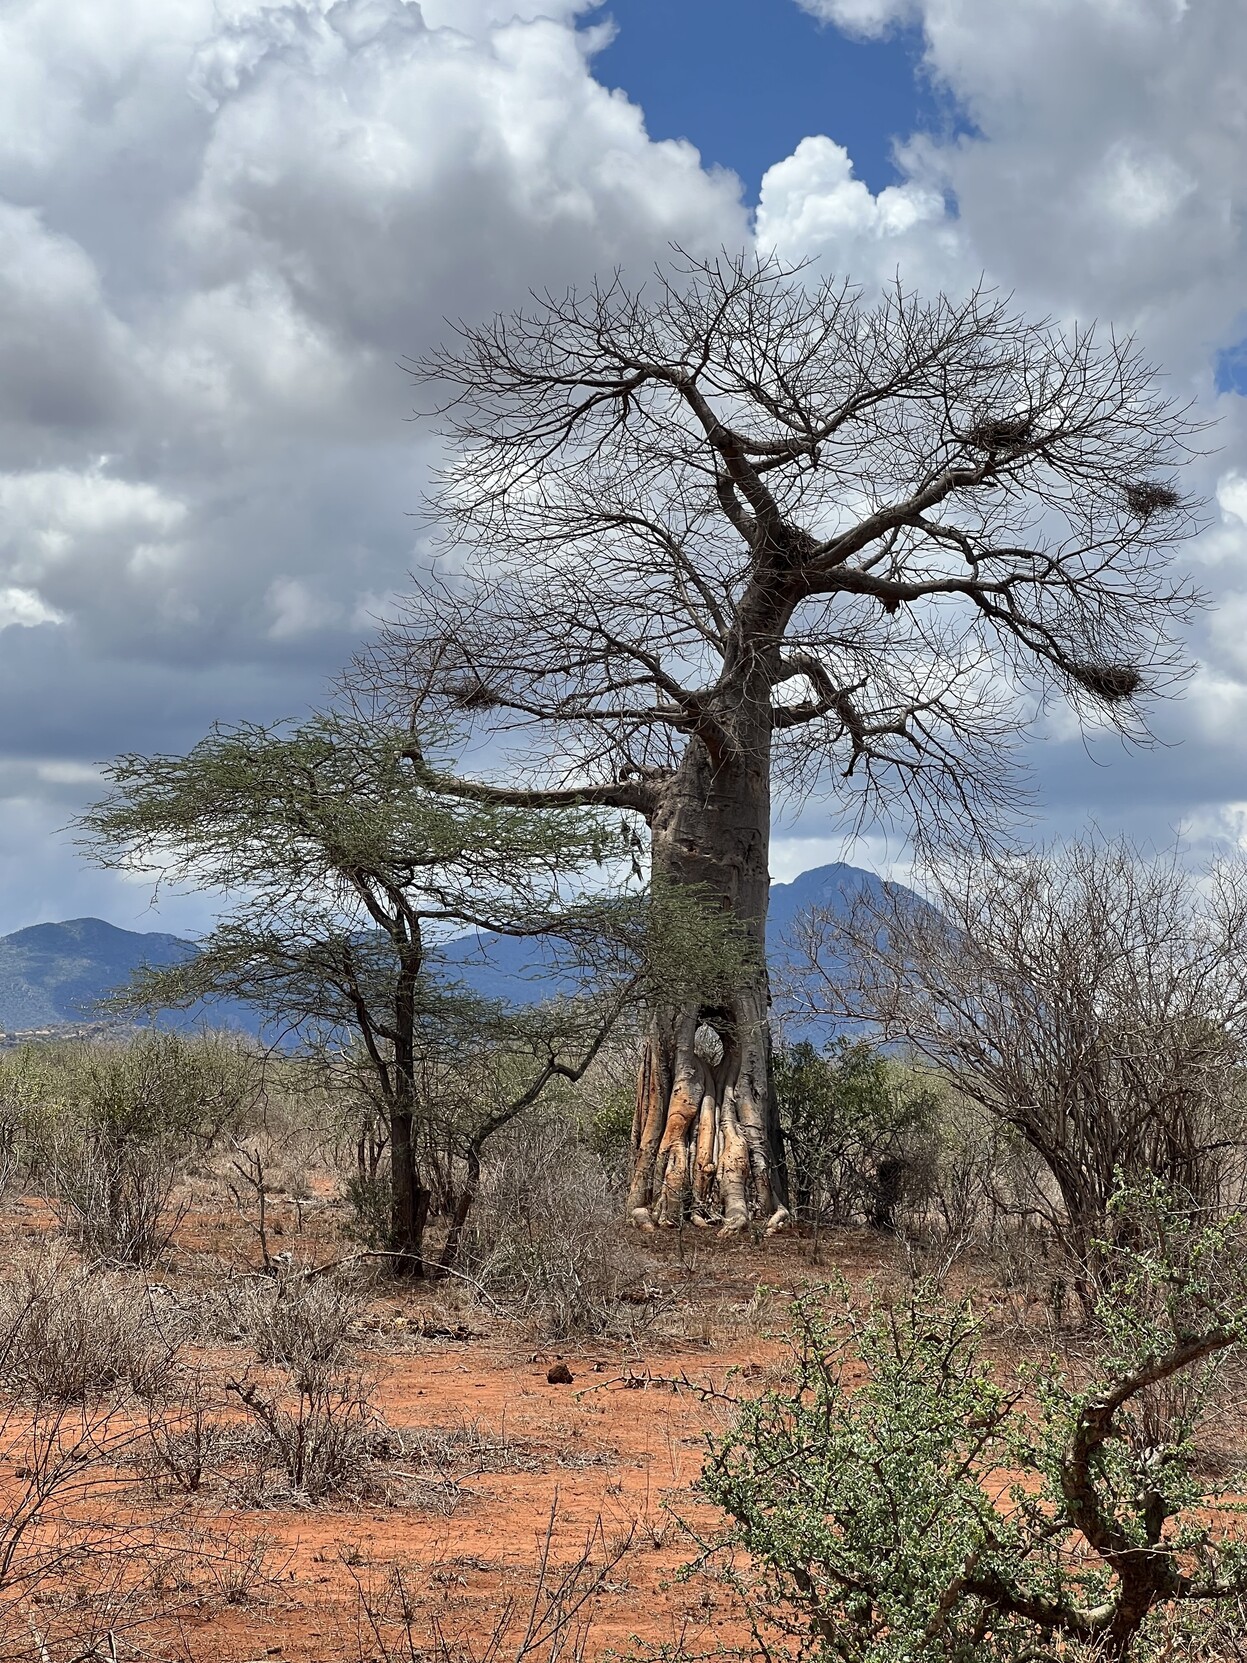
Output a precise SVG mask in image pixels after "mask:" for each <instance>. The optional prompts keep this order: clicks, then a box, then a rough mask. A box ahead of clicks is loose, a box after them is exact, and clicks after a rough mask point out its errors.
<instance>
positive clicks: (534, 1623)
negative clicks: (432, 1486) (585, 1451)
mask: <svg viewBox="0 0 1247 1663" xmlns="http://www.w3.org/2000/svg"><path fill="white" fill-rule="evenodd" d="M557 1508H558V1494H557V1492H556V1493H555V1498H554V1503H553V1505H552V1506H551V1509H550V1517H549V1520H548V1522H547V1525H546V1529H545V1532H544V1534H543V1536H542V1537H541V1538H540V1541H539V1544H538V1553H537V1572H536V1578H535V1582H534V1586H533V1589H532V1592H531V1594H530V1595H528V1596H527V1597H526V1598H521V1597H519V1596H517V1595H513V1596H511V1597H509V1598H507V1599H506V1600H505V1601H504V1602H503V1604H502V1607H501V1609H500V1610H499V1612H498V1615H497V1616H496V1617H495V1619H494V1623H493V1627H492V1628H491V1629H490V1631H489V1633H488V1634H487V1635H486V1636H485V1638H484V1639H481V1638H479V1637H476V1636H473V1635H472V1634H470V1633H469V1632H468V1630H467V1628H466V1627H464V1628H451V1627H450V1626H449V1624H448V1623H447V1622H446V1621H445V1620H444V1618H443V1617H442V1616H440V1615H434V1616H433V1617H432V1618H431V1619H430V1621H429V1624H428V1627H427V1629H426V1628H422V1627H421V1625H420V1622H419V1619H418V1617H417V1610H418V1605H417V1601H416V1598H415V1593H414V1589H413V1587H412V1583H411V1578H410V1574H409V1573H408V1572H407V1571H406V1570H404V1568H403V1567H402V1566H400V1565H397V1564H395V1565H391V1566H390V1567H389V1569H388V1574H387V1576H386V1578H385V1580H384V1581H383V1582H381V1583H380V1584H379V1585H377V1584H375V1583H374V1584H372V1585H365V1584H364V1582H362V1581H361V1580H360V1579H359V1578H358V1577H357V1578H356V1589H357V1591H358V1615H357V1618H356V1622H357V1627H358V1634H359V1649H360V1655H361V1656H365V1655H369V1654H371V1655H372V1656H374V1657H376V1658H378V1659H379V1660H380V1663H584V1660H585V1659H586V1658H587V1657H588V1655H589V1639H590V1634H591V1631H592V1622H593V1613H594V1602H595V1600H596V1598H597V1597H598V1595H599V1594H600V1593H601V1592H602V1591H603V1589H604V1586H605V1585H606V1584H607V1583H608V1582H609V1579H610V1576H611V1573H612V1572H613V1571H614V1570H615V1568H616V1566H618V1564H619V1563H620V1561H621V1560H622V1559H623V1558H624V1557H625V1555H626V1554H627V1553H628V1552H629V1551H630V1549H631V1547H632V1533H631V1532H625V1533H623V1534H622V1535H620V1536H619V1537H618V1538H615V1539H612V1540H610V1541H608V1540H607V1539H606V1537H605V1535H604V1533H603V1530H602V1525H601V1521H600V1520H599V1522H598V1523H597V1525H596V1526H595V1527H594V1529H593V1530H592V1531H591V1532H590V1534H589V1537H588V1539H587V1540H586V1542H585V1543H584V1546H583V1547H582V1549H581V1551H580V1553H579V1555H578V1556H577V1558H576V1559H574V1560H573V1561H572V1563H571V1564H570V1565H568V1566H567V1567H566V1568H563V1569H560V1568H559V1567H557V1566H556V1565H555V1564H554V1563H553V1549H554V1533H555V1532H554V1526H555V1518H556V1514H557Z"/></svg>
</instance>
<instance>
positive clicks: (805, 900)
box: [438, 862, 917, 1043]
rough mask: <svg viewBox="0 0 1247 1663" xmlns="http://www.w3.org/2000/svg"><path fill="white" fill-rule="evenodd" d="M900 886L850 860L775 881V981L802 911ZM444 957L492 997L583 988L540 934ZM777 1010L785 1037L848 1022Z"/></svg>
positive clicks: (843, 905) (463, 942) (524, 998)
mask: <svg viewBox="0 0 1247 1663" xmlns="http://www.w3.org/2000/svg"><path fill="white" fill-rule="evenodd" d="M897 887H898V886H897V885H894V884H889V883H886V882H885V881H884V879H882V878H880V877H878V876H877V875H876V874H875V873H874V872H867V871H865V870H864V869H863V868H862V867H860V866H847V865H845V864H843V863H842V862H836V863H834V864H833V865H830V866H816V867H814V868H812V869H811V870H810V871H809V872H802V873H801V874H800V876H799V877H796V878H794V879H793V880H792V882H791V883H773V884H772V885H771V904H770V910H769V912H768V914H767V925H766V944H767V952H768V955H769V957H770V961H771V968H772V980H773V982H775V983H776V984H778V982H779V981H781V980H782V971H783V969H784V966H785V964H786V963H787V962H788V960H789V958H790V956H791V955H790V948H789V940H790V937H791V935H792V931H793V926H794V925H795V924H796V922H797V919H798V918H799V917H800V916H801V914H802V913H805V912H808V911H810V910H811V908H814V907H817V908H819V909H821V910H823V911H827V912H830V913H833V914H838V915H841V916H843V915H844V914H845V913H847V912H848V910H849V908H850V907H851V906H852V905H853V903H854V901H856V900H857V899H858V898H859V897H865V898H866V899H867V900H868V901H875V902H880V903H881V902H882V901H883V900H884V898H885V896H886V895H887V894H888V893H895V891H896V889H897ZM915 899H917V898H916V897H915ZM438 956H439V958H440V960H441V962H442V964H443V966H444V967H445V969H446V971H447V972H448V973H449V974H450V975H452V976H455V977H457V978H458V979H459V980H460V981H462V982H463V983H464V984H465V985H466V986H468V987H470V988H471V989H472V990H473V991H474V992H476V993H479V994H480V995H481V996H482V997H484V998H488V999H504V1000H510V1001H513V1002H515V1003H520V1004H524V1003H528V1002H530V1001H534V1002H535V1001H536V1000H538V999H543V998H545V999H548V998H549V997H550V996H551V995H552V994H558V993H571V992H573V991H574V989H575V982H574V981H573V979H572V978H571V977H570V976H569V975H567V974H566V973H565V972H560V970H559V968H558V963H557V948H555V947H552V946H551V945H550V944H549V943H547V942H543V941H542V940H540V939H539V938H531V937H530V938H529V939H527V940H525V939H523V938H522V937H521V938H516V937H509V936H499V935H485V934H481V935H478V936H477V935H474V936H464V937H460V939H459V940H457V941H452V942H450V943H448V944H447V945H445V946H444V947H442V948H441V949H440V950H439V955H438ZM777 1015H779V1016H781V1017H782V1018H783V1026H784V1033H785V1036H786V1037H787V1038H789V1039H794V1040H795V1039H810V1040H814V1041H815V1042H816V1043H822V1042H823V1041H825V1040H827V1039H829V1038H830V1037H831V1036H832V1035H833V1034H834V1033H836V1032H838V1031H840V1030H841V1029H843V1028H844V1027H845V1025H844V1024H837V1023H834V1022H831V1021H830V1020H817V1021H811V1020H808V1019H800V1018H798V1017H796V1016H795V1015H793V1014H789V1013H785V1011H784V1009H783V1005H782V1002H779V1001H777Z"/></svg>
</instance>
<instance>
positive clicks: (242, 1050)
mask: <svg viewBox="0 0 1247 1663" xmlns="http://www.w3.org/2000/svg"><path fill="white" fill-rule="evenodd" d="M262 1090H263V1082H262V1077H261V1072H260V1059H259V1058H258V1057H257V1056H256V1055H255V1054H254V1053H253V1052H252V1051H250V1050H249V1049H248V1048H247V1047H246V1045H245V1044H244V1043H243V1042H241V1041H239V1040H236V1039H234V1038H233V1037H231V1036H226V1035H213V1034H209V1035H203V1036H196V1037H187V1036H183V1035H180V1034H169V1033H161V1032H156V1031H150V1032H143V1033H139V1034H137V1035H135V1036H133V1037H132V1038H128V1039H119V1040H115V1041H95V1042H92V1043H84V1042H81V1041H66V1042H62V1043H60V1044H48V1045H28V1046H23V1047H21V1048H20V1049H19V1050H17V1051H16V1052H14V1053H12V1054H11V1055H10V1056H8V1057H5V1058H3V1059H0V1105H3V1107H4V1108H5V1110H6V1111H7V1112H8V1113H9V1114H11V1115H12V1116H14V1117H15V1119H16V1123H17V1124H18V1125H19V1127H20V1134H19V1135H20V1138H21V1142H22V1146H23V1155H24V1160H25V1164H26V1166H27V1168H28V1170H29V1172H30V1173H31V1175H32V1177H34V1178H35V1179H36V1180H37V1181H41V1182H42V1183H44V1184H45V1185H46V1187H47V1188H48V1190H49V1192H50V1194H51V1196H52V1199H53V1203H54V1205H55V1206H56V1209H57V1212H58V1214H59V1215H60V1218H61V1222H62V1225H63V1227H64V1228H65V1229H66V1230H67V1231H68V1232H69V1233H70V1234H71V1235H72V1236H73V1237H74V1238H75V1239H76V1240H77V1242H78V1244H79V1245H80V1246H81V1247H82V1249H83V1251H84V1252H86V1253H87V1254H88V1255H89V1256H90V1257H92V1258H100V1259H112V1260H116V1261H118V1262H120V1263H125V1264H139V1265H148V1264H151V1263H153V1262H154V1260H156V1259H157V1258H158V1257H159V1256H160V1254H161V1253H162V1252H163V1251H164V1249H165V1248H166V1247H167V1245H168V1242H169V1239H170V1237H171V1235H172V1232H173V1230H174V1229H175V1228H176V1225H177V1221H178V1212H177V1209H176V1207H175V1206H174V1205H173V1203H172V1195H173V1188H174V1184H175V1182H176V1180H177V1178H178V1175H179V1174H180V1172H181V1171H182V1169H183V1167H184V1166H185V1163H186V1162H187V1160H188V1159H189V1158H190V1157H191V1156H192V1155H194V1154H195V1153H198V1152H202V1151H203V1150H204V1149H206V1148H208V1147H209V1146H210V1145H211V1144H212V1142H213V1140H214V1139H215V1138H216V1137H217V1136H219V1135H220V1133H221V1132H222V1131H223V1130H224V1129H225V1128H226V1127H227V1126H229V1125H231V1124H233V1123H235V1122H236V1121H237V1120H238V1119H239V1117H240V1116H241V1115H243V1114H244V1113H246V1112H247V1111H248V1110H249V1109H250V1108H252V1107H253V1106H254V1104H255V1102H256V1100H257V1098H258V1097H259V1096H260V1095H261V1093H262Z"/></svg>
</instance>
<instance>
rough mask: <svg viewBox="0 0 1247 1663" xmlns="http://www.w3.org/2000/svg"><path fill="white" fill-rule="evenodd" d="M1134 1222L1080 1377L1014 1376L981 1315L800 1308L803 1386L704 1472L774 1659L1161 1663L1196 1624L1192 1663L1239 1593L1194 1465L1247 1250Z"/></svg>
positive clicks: (1227, 1534) (1193, 1231)
mask: <svg viewBox="0 0 1247 1663" xmlns="http://www.w3.org/2000/svg"><path fill="white" fill-rule="evenodd" d="M1133 1228H1134V1231H1135V1234H1136V1240H1137V1245H1136V1246H1135V1247H1133V1248H1131V1249H1130V1250H1128V1251H1127V1250H1125V1249H1118V1250H1117V1256H1118V1265H1117V1269H1118V1276H1117V1279H1116V1282H1115V1290H1114V1297H1113V1300H1112V1303H1111V1305H1109V1306H1106V1307H1105V1308H1104V1309H1103V1310H1102V1312H1101V1313H1100V1315H1101V1330H1100V1332H1101V1343H1100V1351H1099V1355H1098V1358H1097V1360H1096V1365H1095V1369H1094V1372H1093V1377H1092V1379H1091V1381H1090V1382H1089V1383H1086V1384H1075V1383H1073V1382H1072V1381H1071V1380H1070V1379H1069V1378H1067V1377H1066V1376H1065V1375H1064V1374H1063V1373H1061V1372H1060V1371H1058V1370H1056V1369H1055V1368H1053V1369H1050V1370H1048V1371H1046V1372H1044V1373H1042V1374H1041V1375H1039V1376H1038V1377H1037V1378H1036V1379H1035V1380H1033V1381H1032V1382H1030V1383H1029V1390H1024V1388H1023V1386H1022V1385H1019V1384H1013V1385H1005V1384H1002V1383H1001V1382H999V1381H998V1380H997V1379H996V1378H994V1377H993V1374H992V1372H991V1371H990V1370H989V1369H988V1368H987V1367H986V1366H985V1365H984V1362H983V1360H982V1355H981V1349H982V1347H981V1341H982V1335H981V1330H980V1326H979V1323H978V1321H977V1320H976V1318H975V1316H974V1315H973V1313H972V1311H971V1309H970V1308H969V1306H968V1305H960V1306H954V1307H951V1308H949V1307H945V1306H941V1305H939V1304H937V1303H935V1302H933V1301H930V1300H927V1299H922V1298H919V1299H915V1301H914V1302H913V1303H911V1304H910V1305H909V1306H908V1307H907V1308H905V1309H901V1310H898V1311H878V1310H877V1311H874V1312H873V1313H871V1314H870V1315H869V1316H868V1317H866V1318H865V1319H861V1320H859V1319H857V1318H856V1317H854V1315H853V1313H852V1311H851V1310H850V1309H848V1308H847V1306H846V1307H845V1308H844V1309H842V1310H840V1311H839V1312H838V1313H836V1314H835V1316H834V1317H833V1314H832V1313H831V1312H829V1311H828V1310H827V1309H826V1308H825V1307H824V1306H823V1305H821V1304H820V1303H819V1302H818V1301H816V1300H814V1299H809V1298H807V1299H803V1300H800V1301H798V1303H797V1304H796V1306H795V1309H794V1315H793V1333H792V1345H793V1368H792V1376H791V1382H790V1384H788V1385H786V1386H784V1387H783V1388H782V1389H777V1390H773V1391H769V1392H767V1393H765V1394H764V1395H763V1396H761V1397H759V1398H757V1399H756V1400H753V1401H750V1402H747V1403H745V1404H744V1405H743V1406H742V1407H741V1410H740V1412H739V1415H738V1418H737V1420H736V1423H735V1425H734V1427H733V1428H732V1430H731V1431H730V1432H729V1433H728V1434H727V1436H726V1437H724V1438H722V1439H721V1440H719V1441H718V1442H717V1443H716V1444H715V1445H714V1446H713V1447H712V1449H711V1453H710V1456H709V1459H708V1461H707V1464H706V1467H705V1470H704V1473H703V1476H702V1480H701V1484H702V1489H703V1491H704V1493H705V1495H706V1496H707V1497H708V1498H709V1499H710V1500H711V1501H713V1502H715V1503H717V1504H718V1505H719V1506H720V1507H722V1508H723V1509H724V1510H725V1512H726V1513H727V1514H728V1515H729V1518H730V1520H731V1524H730V1526H729V1527H728V1528H727V1530H726V1531H725V1532H724V1533H723V1534H722V1535H720V1536H718V1537H715V1538H712V1539H710V1540H706V1541H703V1543H702V1546H703V1556H704V1557H713V1556H714V1555H716V1554H719V1553H722V1552H726V1553H727V1554H728V1556H729V1564H730V1569H729V1571H728V1574H729V1575H730V1576H731V1577H732V1578H733V1580H734V1581H735V1582H736V1585H737V1587H738V1589H739V1591H740V1592H741V1594H742V1595H743V1597H744V1599H745V1602H746V1604H747V1606H748V1609H749V1611H750V1614H751V1617H752V1619H753V1621H754V1624H755V1627H756V1629H757V1631H758V1634H759V1638H760V1641H761V1642H762V1643H763V1644H764V1645H765V1647H766V1648H767V1649H768V1650H769V1651H777V1650H784V1649H787V1651H788V1652H789V1653H790V1654H791V1655H792V1656H794V1657H798V1658H801V1659H809V1660H810V1663H831V1660H833V1659H834V1660H836V1663H936V1660H940V1663H951V1660H957V1663H978V1660H983V1663H987V1660H1000V1663H1006V1660H1007V1663H1022V1660H1024V1659H1029V1660H1034V1663H1039V1660H1041V1659H1054V1660H1055V1659H1057V1658H1067V1659H1076V1658H1086V1659H1091V1658H1096V1659H1100V1660H1103V1663H1108V1660H1113V1663H1119V1660H1123V1659H1126V1658H1145V1657H1149V1656H1156V1657H1159V1656H1160V1655H1162V1651H1161V1649H1160V1648H1161V1647H1162V1633H1163V1632H1164V1631H1166V1630H1168V1631H1169V1637H1170V1638H1171V1637H1172V1633H1173V1629H1174V1624H1175V1621H1180V1623H1181V1625H1182V1626H1183V1627H1184V1628H1185V1630H1186V1635H1187V1638H1186V1641H1185V1642H1184V1644H1186V1645H1187V1648H1188V1649H1187V1651H1186V1652H1185V1653H1183V1655H1190V1656H1195V1655H1197V1652H1196V1650H1195V1649H1194V1648H1195V1647H1196V1646H1197V1645H1198V1644H1201V1643H1202V1640H1201V1635H1202V1636H1203V1637H1204V1639H1206V1638H1207V1636H1208V1633H1209V1632H1210V1630H1211V1628H1212V1627H1213V1626H1215V1624H1216V1622H1217V1621H1218V1617H1217V1611H1218V1608H1224V1607H1226V1606H1232V1605H1234V1604H1235V1603H1236V1602H1239V1601H1241V1600H1242V1597H1243V1595H1244V1593H1245V1592H1247V1544H1245V1543H1244V1541H1243V1540H1242V1539H1241V1536H1240V1535H1238V1534H1236V1533H1235V1532H1234V1530H1233V1529H1232V1524H1233V1508H1232V1507H1231V1506H1230V1504H1229V1503H1228V1502H1227V1500H1226V1498H1225V1497H1223V1496H1216V1495H1207V1494H1205V1493H1204V1490H1203V1487H1202V1486H1201V1484H1200V1482H1199V1478H1198V1474H1197V1472H1196V1470H1195V1463H1194V1459H1193V1450H1192V1435H1193V1432H1194V1429H1195V1424H1196V1421H1197V1419H1198V1415H1199V1411H1200V1409H1201V1407H1202V1404H1203V1401H1204V1394H1205V1392H1206V1390H1207V1388H1208V1385H1209V1379H1210V1370H1213V1369H1215V1367H1216V1359H1217V1358H1219V1357H1224V1356H1225V1355H1226V1354H1227V1353H1228V1352H1230V1351H1231V1350H1232V1349H1233V1348H1234V1347H1236V1346H1238V1345H1239V1344H1240V1343H1241V1341H1242V1338H1243V1335H1244V1333H1245V1332H1247V1302H1245V1301H1244V1297H1243V1294H1242V1292H1241V1277H1240V1275H1239V1271H1238V1269H1237V1268H1236V1267H1239V1266H1241V1262H1242V1261H1241V1254H1240V1253H1239V1252H1238V1244H1237V1240H1236V1239H1235V1240H1232V1239H1231V1231H1230V1228H1229V1227H1222V1228H1218V1229H1211V1228H1203V1229H1200V1228H1186V1229H1180V1228H1177V1227H1176V1226H1175V1225H1174V1223H1173V1218H1172V1215H1171V1214H1167V1213H1164V1212H1163V1211H1161V1210H1158V1209H1152V1211H1151V1213H1150V1215H1149V1212H1148V1209H1147V1208H1146V1207H1144V1208H1142V1209H1136V1215H1135V1223H1134V1226H1133ZM1234 1228H1235V1231H1236V1230H1237V1226H1235V1227H1234ZM1175 1382H1194V1385H1193V1387H1192V1388H1191V1389H1188V1390H1181V1391H1174V1390H1172V1386H1173V1384H1174V1383H1175ZM1028 1404H1034V1405H1035V1406H1034V1407H1028ZM742 1549H743V1550H744V1553H743V1555H742V1554H741V1553H740V1551H739V1550H742ZM1175 1613H1176V1616H1175ZM1164 1643H1168V1642H1167V1641H1165V1642H1164Z"/></svg>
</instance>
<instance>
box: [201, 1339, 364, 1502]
mask: <svg viewBox="0 0 1247 1663" xmlns="http://www.w3.org/2000/svg"><path fill="white" fill-rule="evenodd" d="M226 1389H227V1391H229V1392H231V1393H232V1394H233V1395H234V1396H235V1397H236V1398H237V1400H238V1402H239V1404H240V1406H241V1407H242V1409H243V1410H244V1412H245V1413H246V1415H247V1417H248V1419H249V1421H250V1422H251V1425H252V1427H253V1428H254V1430H255V1431H256V1432H257V1433H258V1435H259V1436H258V1440H257V1443H256V1445H255V1449H254V1460H255V1471H254V1474H253V1479H252V1484H251V1490H252V1496H253V1499H256V1500H264V1499H266V1496H267V1493H268V1488H269V1483H270V1475H271V1474H274V1473H276V1474H277V1476H278V1479H279V1481H281V1482H282V1483H284V1486H285V1487H286V1488H287V1489H289V1490H293V1491H295V1492H297V1493H298V1494H299V1495H302V1496H306V1497H307V1499H308V1500H309V1501H322V1500H324V1499H325V1498H326V1497H328V1496H332V1495H336V1494H340V1493H342V1492H343V1491H349V1490H351V1489H352V1488H355V1489H358V1488H360V1487H361V1474H362V1472H363V1469H364V1468H365V1466H366V1463H367V1461H368V1459H369V1456H370V1453H371V1447H372V1439H373V1437H374V1435H375V1433H376V1431H377V1428H378V1426H379V1416H378V1415H377V1412H376V1410H375V1408H374V1406H373V1394H372V1390H371V1388H370V1386H369V1385H368V1383H367V1382H366V1381H365V1380H364V1379H363V1378H362V1377H361V1376H360V1375H358V1374H352V1373H348V1372H346V1371H344V1370H335V1369H318V1370H315V1371H313V1372H306V1373H301V1374H299V1375H297V1376H295V1375H291V1376H289V1377H287V1378H286V1379H284V1380H283V1381H282V1382H281V1383H280V1384H279V1386H278V1387H277V1389H276V1390H271V1389H268V1388H266V1387H265V1386H264V1385H263V1384H261V1383H260V1382H258V1381H256V1380H250V1379H242V1380H237V1379H235V1380H230V1381H228V1382H227V1384H226Z"/></svg>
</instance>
